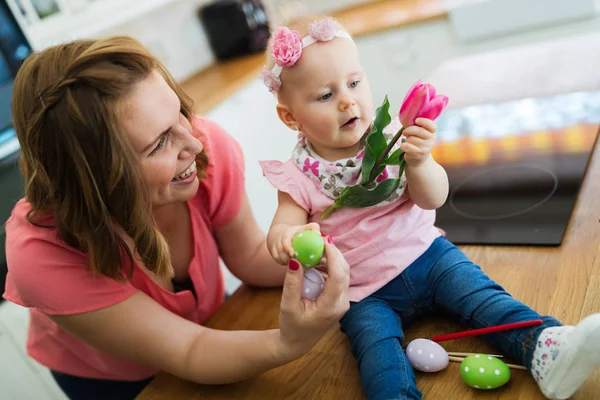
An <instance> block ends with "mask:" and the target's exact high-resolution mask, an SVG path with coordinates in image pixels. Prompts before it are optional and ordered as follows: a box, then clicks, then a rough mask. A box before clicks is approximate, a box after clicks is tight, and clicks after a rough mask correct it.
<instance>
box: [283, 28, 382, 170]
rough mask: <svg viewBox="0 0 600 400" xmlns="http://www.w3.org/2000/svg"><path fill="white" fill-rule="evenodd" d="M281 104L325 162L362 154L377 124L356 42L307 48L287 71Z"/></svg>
mask: <svg viewBox="0 0 600 400" xmlns="http://www.w3.org/2000/svg"><path fill="white" fill-rule="evenodd" d="M282 81H283V82H284V84H283V86H282V93H281V99H283V102H284V103H285V104H286V105H287V106H288V107H289V108H290V111H291V114H292V115H293V117H294V119H295V120H296V122H297V124H298V127H299V128H300V130H301V131H302V133H303V134H304V135H305V136H306V137H307V139H308V140H309V141H310V142H311V144H312V145H313V147H314V148H315V150H316V151H317V152H318V153H319V155H321V157H323V158H326V159H330V160H335V159H340V158H347V157H352V156H355V155H356V152H357V151H358V148H359V146H360V139H361V138H362V137H363V136H364V134H365V133H366V132H367V130H368V129H369V127H370V125H371V121H372V120H373V102H372V99H371V89H370V88H369V84H368V82H367V79H366V77H365V74H364V72H363V69H362V66H361V64H360V61H359V58H358V50H357V48H356V45H355V44H354V42H352V41H351V40H348V39H345V38H335V39H333V40H332V41H329V42H318V43H315V44H313V45H311V46H308V47H306V48H305V49H304V51H303V54H302V57H300V59H299V60H298V62H297V63H296V65H295V66H294V67H293V68H289V69H288V68H284V70H283V71H282Z"/></svg>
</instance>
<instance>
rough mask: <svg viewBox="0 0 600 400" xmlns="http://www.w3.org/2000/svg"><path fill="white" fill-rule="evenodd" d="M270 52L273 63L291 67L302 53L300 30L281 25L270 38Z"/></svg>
mask: <svg viewBox="0 0 600 400" xmlns="http://www.w3.org/2000/svg"><path fill="white" fill-rule="evenodd" d="M271 54H272V55H273V58H274V59H275V64H277V65H279V66H280V67H291V66H292V65H294V64H296V61H298V59H299V58H300V55H301V54H302V36H300V32H298V31H292V30H290V29H288V28H286V27H281V28H279V29H277V30H276V31H275V32H274V33H273V37H272V38H271Z"/></svg>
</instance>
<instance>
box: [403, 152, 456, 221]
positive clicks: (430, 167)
mask: <svg viewBox="0 0 600 400" xmlns="http://www.w3.org/2000/svg"><path fill="white" fill-rule="evenodd" d="M406 182H407V187H406V191H407V195H408V196H409V197H410V198H411V200H412V201H414V202H415V204H416V205H418V206H419V207H421V208H422V209H424V210H435V209H437V208H440V207H441V206H442V205H444V202H445V201H446V198H447V197H448V175H447V174H446V170H444V168H443V167H442V166H441V165H440V164H438V163H437V162H436V161H435V160H434V159H433V157H432V156H431V155H430V156H429V158H428V159H427V160H426V161H424V162H423V163H422V164H420V165H414V166H411V165H407V166H406Z"/></svg>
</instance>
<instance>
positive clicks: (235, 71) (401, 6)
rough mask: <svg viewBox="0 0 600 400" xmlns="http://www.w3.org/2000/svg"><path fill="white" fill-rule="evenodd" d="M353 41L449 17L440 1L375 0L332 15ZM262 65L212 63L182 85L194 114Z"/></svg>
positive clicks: (252, 60) (260, 60)
mask: <svg viewBox="0 0 600 400" xmlns="http://www.w3.org/2000/svg"><path fill="white" fill-rule="evenodd" d="M331 16H332V17H334V18H336V19H337V20H338V21H340V23H342V24H343V25H344V27H345V28H346V29H347V30H348V32H349V33H350V34H351V35H353V36H354V37H360V36H365V35H369V34H373V33H377V32H383V31H386V30H390V29H394V28H398V27H401V26H406V25H410V24H416V23H421V22H426V21H431V20H434V19H443V18H447V16H448V6H447V5H445V2H444V1H443V0H378V1H374V2H371V3H367V4H362V5H358V6H355V7H351V8H346V9H342V10H339V11H336V12H332V13H331ZM263 64H264V54H263V53H260V54H254V55H250V56H246V57H241V58H238V59H235V60H231V61H226V62H215V63H214V64H212V65H210V66H209V67H207V68H205V69H203V70H202V71H199V72H198V73H197V74H195V75H194V76H192V77H190V78H188V79H187V80H185V81H184V82H182V84H181V86H182V88H183V90H184V91H185V92H186V93H187V94H188V95H190V96H191V97H192V99H193V100H194V103H195V111H196V112H197V113H199V114H205V113H206V112H207V111H209V110H211V109H212V108H213V107H215V106H216V105H218V104H219V103H221V102H222V101H223V100H225V99H227V98H228V97H230V96H231V95H232V94H234V93H235V92H236V91H238V90H239V89H241V88H242V87H243V86H245V85H246V84H248V83H249V82H250V81H252V80H253V79H255V78H256V77H257V76H258V74H259V72H260V69H261V68H262V66H263Z"/></svg>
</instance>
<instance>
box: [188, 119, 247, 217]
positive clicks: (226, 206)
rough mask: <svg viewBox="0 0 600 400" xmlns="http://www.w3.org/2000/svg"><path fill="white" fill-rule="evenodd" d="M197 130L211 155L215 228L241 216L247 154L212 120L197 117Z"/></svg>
mask: <svg viewBox="0 0 600 400" xmlns="http://www.w3.org/2000/svg"><path fill="white" fill-rule="evenodd" d="M194 129H195V130H197V131H198V133H199V134H200V135H201V137H202V142H203V143H204V147H205V149H206V152H207V154H208V160H209V167H208V170H207V175H208V176H207V178H206V179H204V180H203V181H202V184H203V185H204V187H205V188H206V192H207V194H208V211H209V216H210V219H211V222H212V225H213V226H214V227H215V228H219V227H222V226H225V225H227V224H229V223H230V222H231V221H233V220H234V219H235V217H236V216H237V215H238V213H239V211H240V208H241V206H242V201H243V199H244V194H245V190H244V154H243V152H242V149H241V147H240V145H239V143H238V142H237V141H236V140H235V139H234V138H233V137H231V136H230V135H229V134H228V133H227V132H225V131H224V130H223V129H222V128H221V127H220V126H218V125H217V124H215V123H214V122H212V121H209V120H207V119H204V118H201V117H198V118H196V119H195V120H194Z"/></svg>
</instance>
